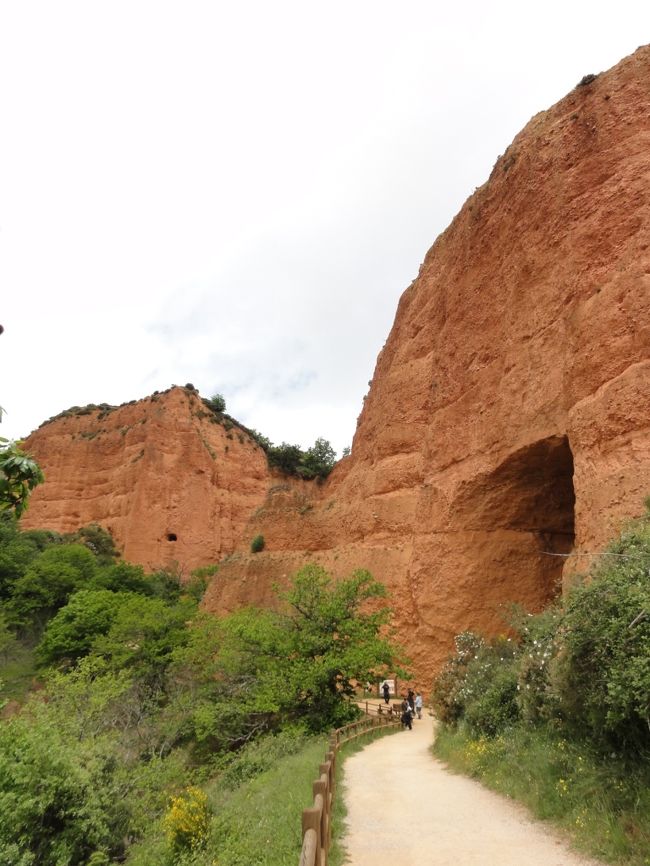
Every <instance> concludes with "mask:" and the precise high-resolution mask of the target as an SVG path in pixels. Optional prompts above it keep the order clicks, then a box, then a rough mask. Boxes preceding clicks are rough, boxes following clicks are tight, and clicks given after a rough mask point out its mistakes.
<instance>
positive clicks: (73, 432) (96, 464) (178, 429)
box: [22, 388, 271, 574]
mask: <svg viewBox="0 0 650 866" xmlns="http://www.w3.org/2000/svg"><path fill="white" fill-rule="evenodd" d="M86 411H87V410H83V409H82V410H81V411H80V412H79V411H77V412H75V411H74V410H72V411H69V412H67V413H63V416H61V417H59V418H57V419H55V420H53V421H50V422H48V423H46V424H44V425H42V426H41V427H40V428H39V429H38V430H37V431H36V432H35V433H32V435H31V436H30V437H29V439H27V442H26V446H25V447H26V448H27V449H28V450H29V451H30V452H31V453H32V454H33V455H34V456H35V457H36V458H37V460H38V461H39V463H40V465H41V466H42V468H43V470H44V472H45V479H46V480H45V483H44V484H43V485H41V486H40V487H38V488H37V489H36V490H35V491H34V494H33V496H32V498H31V500H30V507H29V510H28V511H27V512H26V515H25V517H24V518H23V521H22V526H23V528H34V527H46V528H48V529H54V530H56V531H58V532H70V531H72V530H74V529H78V528H79V527H80V526H84V525H86V524H88V523H99V524H100V525H101V526H103V527H105V528H106V529H108V530H110V532H111V533H112V535H113V537H114V539H115V541H116V544H117V546H118V548H119V549H120V550H121V551H122V553H123V555H124V558H125V559H127V560H128V561H130V562H138V563H141V564H142V565H144V566H146V567H147V568H156V567H158V566H172V565H175V564H178V565H179V566H180V567H181V569H182V571H183V572H184V573H185V574H187V573H188V572H189V571H190V570H191V569H193V568H196V567H197V566H199V565H206V564H208V563H215V562H218V561H219V560H220V559H221V558H222V557H223V556H225V555H226V554H227V553H230V552H231V551H232V550H233V548H234V546H235V544H236V541H237V539H238V538H239V537H240V535H241V533H242V530H243V528H244V526H245V524H246V521H247V520H248V519H249V517H250V515H251V512H252V511H253V509H254V508H255V507H256V506H257V505H259V503H260V501H261V500H262V499H263V497H264V495H265V493H266V490H267V489H268V487H269V479H270V477H271V476H270V473H269V470H268V467H267V463H266V455H265V454H264V452H263V451H262V449H261V448H260V447H259V446H258V445H257V444H256V443H255V442H254V441H253V440H252V439H251V438H250V436H248V434H247V433H246V432H245V431H244V430H242V429H240V428H239V427H238V426H236V425H234V426H231V422H230V421H228V420H225V424H223V423H222V424H219V423H216V422H217V416H216V415H214V414H213V413H212V412H210V411H209V410H208V409H207V407H206V406H205V405H204V404H203V402H202V401H201V400H200V398H199V397H198V395H197V393H196V392H195V391H193V390H189V389H186V388H172V389H171V390H170V391H167V392H164V393H162V394H154V395H153V396H151V397H148V398H147V399H145V400H140V401H138V402H135V401H134V402H133V403H131V404H125V405H124V406H120V407H118V408H115V409H112V408H111V407H107V408H104V409H102V408H97V409H95V410H94V411H91V412H88V413H87V414H86Z"/></svg>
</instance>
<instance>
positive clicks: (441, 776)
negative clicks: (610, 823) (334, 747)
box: [343, 717, 602, 866]
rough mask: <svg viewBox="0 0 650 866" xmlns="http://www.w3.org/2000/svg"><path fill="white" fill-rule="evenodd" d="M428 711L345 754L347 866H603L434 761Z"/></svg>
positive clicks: (519, 810) (506, 802) (501, 799)
mask: <svg viewBox="0 0 650 866" xmlns="http://www.w3.org/2000/svg"><path fill="white" fill-rule="evenodd" d="M432 741H433V725H432V720H431V718H430V717H426V718H423V719H422V720H421V721H418V720H417V719H416V720H415V721H414V722H413V730H412V731H400V732H398V733H396V734H391V735H389V736H387V737H384V738H382V739H380V740H376V741H375V742H374V743H370V744H369V745H368V746H366V748H365V749H363V750H362V751H360V752H357V754H355V755H352V756H351V757H350V758H348V759H347V760H346V762H345V765H344V785H345V791H344V794H343V796H344V797H345V802H346V804H347V808H348V817H347V820H346V824H347V830H346V833H345V837H344V840H343V842H344V845H345V847H346V850H347V854H348V859H347V860H346V863H349V864H350V866H384V864H386V866H388V864H391V866H398V864H399V866H416V864H417V866H451V864H453V866H479V864H480V866H602V864H599V863H597V861H595V860H590V859H588V858H584V857H581V856H580V855H577V854H574V853H573V852H572V851H570V850H569V849H568V848H567V847H566V845H565V844H564V843H563V842H562V840H561V839H559V837H557V836H555V835H554V834H553V832H552V831H551V830H550V829H549V828H548V827H547V826H546V825H544V824H541V823H540V822H537V821H535V820H533V819H532V818H530V817H528V815H527V813H526V812H525V810H524V809H523V808H522V807H520V806H517V805H515V804H514V803H511V802H510V801H509V800H507V799H506V798H504V797H500V796H499V795H498V794H494V793H493V792H491V791H488V790H487V789H485V788H483V787H482V786H481V785H479V783H478V782H475V781H473V780H472V779H468V778H465V777H463V776H456V775H453V774H452V773H449V772H448V771H447V770H445V769H444V766H443V765H442V764H441V763H440V762H439V761H436V760H435V759H434V758H433V756H432V755H431V752H430V751H429V747H430V746H431V743H432Z"/></svg>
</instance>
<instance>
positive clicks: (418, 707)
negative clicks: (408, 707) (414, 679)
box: [415, 692, 422, 719]
mask: <svg viewBox="0 0 650 866" xmlns="http://www.w3.org/2000/svg"><path fill="white" fill-rule="evenodd" d="M415 712H416V713H417V714H418V719H421V718H422V695H421V694H420V692H416V694H415Z"/></svg>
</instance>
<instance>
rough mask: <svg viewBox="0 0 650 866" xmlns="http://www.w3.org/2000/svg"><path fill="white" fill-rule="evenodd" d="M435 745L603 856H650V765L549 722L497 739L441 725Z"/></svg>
mask: <svg viewBox="0 0 650 866" xmlns="http://www.w3.org/2000/svg"><path fill="white" fill-rule="evenodd" d="M434 753H435V754H436V756H437V757H439V758H440V759H441V760H443V761H445V762H446V763H447V764H448V765H449V767H450V769H452V770H455V771H458V772H462V773H465V774H466V775H470V776H473V777H474V778H477V779H480V781H481V782H483V783H484V784H485V785H486V786H487V787H489V788H492V789H493V790H495V791H498V792H500V793H502V794H505V795H506V796H508V797H511V798H512V799H514V800H517V801H519V802H521V803H523V804H524V805H526V806H527V807H528V808H529V809H530V810H531V812H532V813H533V814H534V815H535V816H536V817H538V818H541V819H543V820H548V821H551V822H552V823H553V824H554V825H556V826H557V827H560V828H561V829H563V830H564V831H565V832H566V833H567V834H568V835H569V837H570V839H571V840H572V841H573V843H574V844H575V846H576V847H578V848H580V849H581V850H583V851H585V852H587V853H589V854H592V855H595V856H597V857H599V858H601V859H602V860H605V861H608V862H611V863H619V864H626V866H648V864H650V767H649V766H648V762H647V760H645V761H640V762H639V764H638V765H637V766H635V767H630V766H624V765H623V764H622V763H621V762H620V761H619V760H618V759H617V758H616V757H613V756H612V757H609V758H603V757H602V756H597V755H596V754H594V753H593V752H590V751H589V749H588V748H587V746H586V745H585V744H582V743H577V742H572V741H569V740H567V739H563V738H562V737H561V736H560V735H559V734H556V733H555V732H553V731H549V730H548V729H545V728H531V727H526V726H524V725H517V726H514V727H513V728H511V729H509V730H508V731H507V732H504V734H502V735H500V736H497V737H494V738H492V739H488V738H484V737H481V738H479V739H472V738H471V737H470V736H469V735H468V734H467V733H466V732H465V731H464V730H463V729H462V728H461V729H459V730H455V731H454V730H451V729H449V728H445V727H441V729H440V730H439V732H438V736H437V738H436V742H435V745H434Z"/></svg>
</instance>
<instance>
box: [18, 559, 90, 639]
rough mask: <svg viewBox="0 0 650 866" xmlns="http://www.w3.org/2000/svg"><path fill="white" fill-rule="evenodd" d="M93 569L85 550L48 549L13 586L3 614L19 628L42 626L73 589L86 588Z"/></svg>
mask: <svg viewBox="0 0 650 866" xmlns="http://www.w3.org/2000/svg"><path fill="white" fill-rule="evenodd" d="M96 568H97V565H96V562H95V557H94V556H93V555H92V553H91V552H90V551H89V550H88V548H87V547H82V546H81V545H79V544H62V545H57V546H55V547H48V548H46V550H44V551H43V553H42V554H41V555H40V556H39V557H38V558H37V559H35V560H34V561H33V562H32V563H31V565H30V566H29V568H28V569H27V571H26V572H25V574H23V575H22V576H21V577H20V578H19V579H18V580H17V581H16V582H15V584H14V587H13V593H12V596H11V599H10V600H9V602H8V604H7V611H8V613H9V614H10V615H11V616H12V617H13V619H14V621H15V622H16V623H17V624H18V625H20V626H21V627H23V628H24V627H28V628H30V627H33V628H36V629H37V630H38V629H40V628H42V626H44V625H45V623H46V622H47V620H48V619H49V618H50V617H51V616H53V615H54V614H55V613H56V612H57V610H59V608H61V607H63V605H64V604H66V603H67V601H68V599H69V598H70V596H71V595H72V593H73V592H75V591H76V590H77V589H81V588H82V587H84V586H87V585H88V584H89V583H90V581H91V580H92V578H93V577H94V575H95V570H96Z"/></svg>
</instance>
